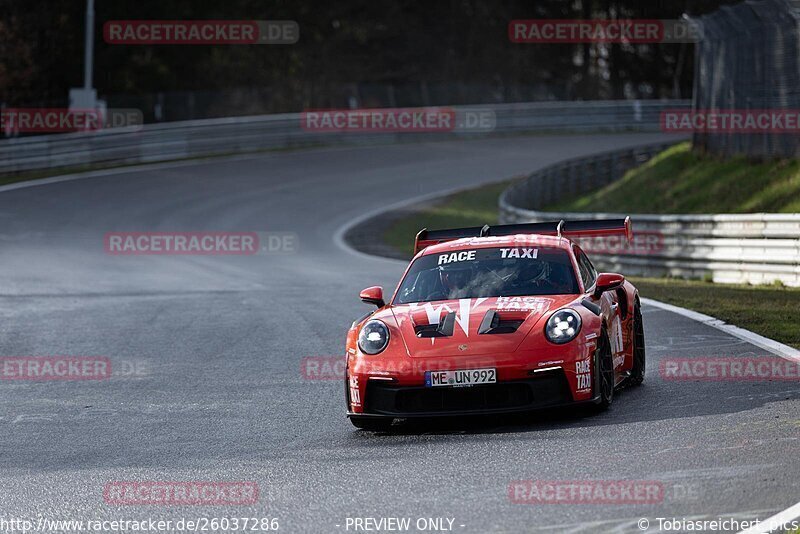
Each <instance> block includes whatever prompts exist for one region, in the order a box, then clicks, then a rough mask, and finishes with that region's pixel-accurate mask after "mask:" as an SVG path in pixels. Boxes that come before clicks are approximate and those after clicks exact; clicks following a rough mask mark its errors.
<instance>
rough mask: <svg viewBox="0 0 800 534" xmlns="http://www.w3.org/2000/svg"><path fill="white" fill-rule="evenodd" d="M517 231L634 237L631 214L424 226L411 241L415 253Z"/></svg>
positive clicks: (564, 234) (525, 232)
mask: <svg viewBox="0 0 800 534" xmlns="http://www.w3.org/2000/svg"><path fill="white" fill-rule="evenodd" d="M516 234H534V235H555V236H558V237H570V238H572V237H595V236H606V235H622V236H625V239H626V240H627V241H628V242H630V241H631V239H633V226H632V225H631V218H630V217H625V218H624V219H593V220H586V221H549V222H540V223H523V224H501V225H497V226H489V225H488V224H487V225H484V226H473V227H470V228H451V229H448V230H428V229H427V228H423V229H422V230H420V231H419V233H418V234H417V238H416V241H415V242H414V254H416V253H417V252H419V251H420V250H422V249H424V248H426V247H429V246H431V245H436V244H439V243H446V242H447V241H454V240H456V239H462V238H464V237H489V236H494V237H497V236H504V235H516Z"/></svg>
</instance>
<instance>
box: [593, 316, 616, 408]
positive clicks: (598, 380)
mask: <svg viewBox="0 0 800 534" xmlns="http://www.w3.org/2000/svg"><path fill="white" fill-rule="evenodd" d="M594 369H595V380H594V385H595V388H596V389H595V391H596V392H597V393H598V395H597V397H598V399H597V401H596V406H597V410H598V411H604V410H607V409H608V407H609V406H611V403H612V402H613V401H614V356H613V355H612V354H611V343H610V342H609V340H608V335H607V334H606V333H605V331H603V332H602V333H601V334H600V339H599V341H598V344H597V350H596V351H595V358H594Z"/></svg>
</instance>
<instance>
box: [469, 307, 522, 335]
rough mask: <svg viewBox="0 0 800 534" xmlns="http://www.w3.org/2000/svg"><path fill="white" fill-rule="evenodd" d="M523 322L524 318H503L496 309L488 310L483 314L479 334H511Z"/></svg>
mask: <svg viewBox="0 0 800 534" xmlns="http://www.w3.org/2000/svg"><path fill="white" fill-rule="evenodd" d="M523 322H524V319H511V318H507V319H503V318H502V317H501V316H500V314H499V313H497V311H496V310H489V311H487V312H486V315H484V316H483V320H482V321H481V326H480V328H478V333H479V334H513V333H514V332H516V331H517V328H519V325H521V324H522V323H523Z"/></svg>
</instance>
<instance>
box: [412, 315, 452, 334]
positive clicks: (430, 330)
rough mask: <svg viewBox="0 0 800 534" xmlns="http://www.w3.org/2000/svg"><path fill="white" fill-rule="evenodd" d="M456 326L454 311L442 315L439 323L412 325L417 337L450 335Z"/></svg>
mask: <svg viewBox="0 0 800 534" xmlns="http://www.w3.org/2000/svg"><path fill="white" fill-rule="evenodd" d="M455 327H456V312H450V313H448V314H447V315H445V316H444V318H443V319H442V320H441V321H440V322H439V324H421V325H414V333H415V334H416V335H417V337H450V336H452V335H453V330H454V329H455Z"/></svg>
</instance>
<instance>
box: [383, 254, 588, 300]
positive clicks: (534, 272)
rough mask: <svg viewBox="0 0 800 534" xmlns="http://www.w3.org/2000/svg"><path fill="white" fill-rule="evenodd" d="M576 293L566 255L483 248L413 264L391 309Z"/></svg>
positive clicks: (420, 259) (443, 255)
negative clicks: (403, 306)
mask: <svg viewBox="0 0 800 534" xmlns="http://www.w3.org/2000/svg"><path fill="white" fill-rule="evenodd" d="M578 292H579V290H578V283H577V280H576V279H575V273H574V271H573V268H572V262H571V261H570V257H569V254H568V253H567V251H565V250H562V249H557V248H524V247H510V248H483V249H474V250H459V251H454V252H448V253H444V254H430V255H427V256H422V257H421V258H418V259H417V260H416V261H414V263H413V264H412V265H411V268H410V269H409V271H408V273H407V274H406V276H405V278H404V279H403V282H402V283H401V284H400V289H399V290H398V292H397V297H395V300H394V304H408V303H411V302H429V301H434V300H451V299H462V298H478V297H501V296H503V297H520V296H527V295H565V294H575V293H578Z"/></svg>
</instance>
